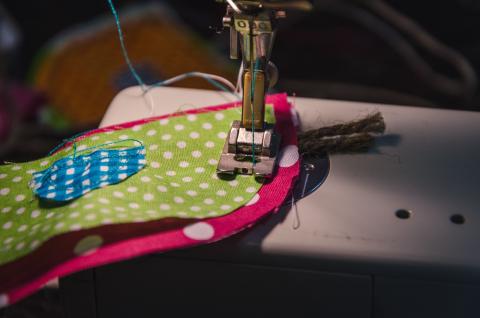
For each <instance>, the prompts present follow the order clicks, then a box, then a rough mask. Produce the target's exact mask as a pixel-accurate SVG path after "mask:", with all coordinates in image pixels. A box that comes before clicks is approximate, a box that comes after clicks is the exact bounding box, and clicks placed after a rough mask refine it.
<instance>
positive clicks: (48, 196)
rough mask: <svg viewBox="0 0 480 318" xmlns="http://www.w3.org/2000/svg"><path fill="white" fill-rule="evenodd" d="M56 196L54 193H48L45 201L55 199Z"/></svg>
mask: <svg viewBox="0 0 480 318" xmlns="http://www.w3.org/2000/svg"><path fill="white" fill-rule="evenodd" d="M56 195H57V194H56V193H55V192H50V193H47V199H53V198H55V196H56Z"/></svg>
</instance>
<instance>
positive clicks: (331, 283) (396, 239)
mask: <svg viewBox="0 0 480 318" xmlns="http://www.w3.org/2000/svg"><path fill="white" fill-rule="evenodd" d="M230 14H233V16H234V18H233V20H234V21H235V19H236V16H235V13H233V12H232V11H231V10H230V11H227V19H226V21H225V22H226V23H227V24H230V23H232V21H231V20H229V19H228V15H230ZM247 21H250V22H248V23H250V25H253V24H255V22H254V23H253V24H252V21H251V20H248V19H247ZM251 29H252V28H250V29H249V30H251ZM237 31H238V30H237ZM249 32H250V31H249ZM232 34H233V33H232ZM235 36H236V35H233V37H235ZM243 37H244V40H245V37H246V38H248V35H247V36H246V35H245V34H243ZM245 41H246V43H249V42H250V43H251V38H250V39H249V40H248V39H247V40H245ZM233 42H235V40H234V41H233ZM234 44H235V43H232V47H234V46H235V45H234ZM250 47H251V46H250ZM243 50H244V51H245V50H246V48H245V46H244V47H243ZM247 51H248V50H247ZM244 54H245V52H244ZM244 56H245V55H244ZM262 56H263V55H262ZM265 56H266V55H265ZM247 61H248V62H249V63H250V64H249V65H250V69H249V70H247V71H245V73H244V74H243V75H242V76H243V83H244V84H243V86H244V88H245V90H244V94H243V103H242V110H243V115H242V118H241V121H239V122H238V123H234V124H233V126H232V131H234V130H236V129H238V130H237V131H238V132H240V128H244V129H243V130H242V132H241V133H239V135H238V136H237V138H236V142H237V145H238V143H239V140H241V141H242V145H241V147H237V149H239V150H240V151H242V152H245V153H246V154H248V153H249V152H250V151H251V150H252V148H251V144H252V143H253V144H254V145H255V147H257V146H258V149H255V153H256V154H258V155H259V156H262V155H263V154H262V150H261V149H263V148H265V147H267V148H268V147H269V145H265V144H260V143H259V142H256V141H255V140H256V139H257V136H259V135H256V134H257V132H258V133H259V134H263V135H262V136H259V137H258V138H259V139H260V138H264V136H265V134H268V129H269V128H267V127H266V126H264V125H263V117H262V114H263V111H264V110H263V107H264V105H263V96H264V95H263V92H264V90H265V89H266V87H267V86H268V85H267V83H268V81H269V80H268V79H269V76H268V75H266V73H268V70H266V68H268V65H269V64H268V63H267V61H268V60H264V61H262V64H261V65H262V71H259V70H257V68H252V66H251V64H252V63H251V62H252V59H251V58H250V59H249V60H247ZM255 72H260V73H262V72H263V75H261V76H259V77H257V78H256V80H254V81H253V87H254V89H250V90H249V89H248V88H249V87H251V86H252V85H251V84H252V75H251V74H254V73H255ZM249 74H250V75H249ZM253 77H255V76H253ZM257 91H258V92H259V93H258V94H257ZM250 92H255V94H254V95H255V96H254V99H253V102H252V98H251V95H250ZM257 98H258V99H257ZM234 100H235V98H234V97H233V96H232V95H231V94H228V93H224V92H214V91H205V90H194V89H182V88H154V89H152V90H151V91H149V92H148V93H147V94H146V95H143V94H142V90H141V89H140V87H131V88H128V89H126V90H124V91H122V92H121V93H119V94H118V95H117V97H116V98H115V99H114V100H113V101H112V103H111V105H110V107H109V108H108V111H107V112H106V114H105V117H104V119H103V121H102V123H101V126H102V127H104V126H110V125H113V124H117V123H121V122H125V121H132V120H136V119H141V118H145V117H149V116H152V115H153V116H157V115H162V114H167V113H172V112H175V111H177V110H178V109H179V107H181V106H182V105H189V106H190V107H202V106H207V105H215V104H223V103H226V102H232V101H234ZM290 101H291V102H292V103H294V105H295V108H296V110H297V111H298V114H299V119H300V122H301V128H300V129H309V128H315V127H318V123H319V122H322V123H325V124H330V123H335V122H339V121H349V120H352V119H356V118H358V117H360V116H362V115H365V114H368V113H370V112H373V111H380V112H382V114H383V116H384V117H385V121H386V123H387V131H386V135H385V136H384V137H382V138H380V139H379V140H378V141H377V143H376V147H375V148H374V149H372V150H371V151H370V152H368V153H363V154H356V155H334V156H331V157H330V159H329V161H327V162H325V160H324V161H319V162H316V163H315V162H313V163H310V164H311V165H313V166H314V167H317V168H318V167H321V169H318V171H317V170H315V171H314V172H312V171H311V170H310V171H307V169H304V171H303V175H304V176H305V174H306V173H312V174H315V175H314V176H312V178H311V180H315V182H311V181H310V183H311V184H308V186H309V188H310V189H311V194H310V195H308V196H306V197H304V198H303V199H301V200H300V201H298V202H297V204H296V206H294V205H292V204H291V203H289V202H287V203H286V204H285V206H284V208H283V209H282V210H281V211H280V212H278V213H277V214H275V215H272V216H271V217H269V218H268V219H267V220H265V221H264V222H262V223H261V224H257V225H256V226H255V227H254V228H252V229H251V230H249V231H246V232H245V233H242V234H240V235H236V236H235V237H233V238H231V239H227V240H225V241H222V242H218V243H216V244H212V245H209V246H204V247H200V248H195V249H189V250H185V251H176V252H171V253H166V254H163V255H150V256H147V257H143V258H140V259H135V260H131V261H128V262H123V263H117V264H113V265H108V266H105V267H100V268H96V269H91V270H87V271H85V272H82V273H78V274H75V275H72V276H70V277H67V278H64V279H62V280H61V289H62V295H63V297H64V300H65V305H66V309H67V312H68V317H70V318H74V317H99V318H101V317H120V316H123V317H130V316H141V317H158V316H166V317H172V316H175V317H185V316H189V315H192V314H195V315H197V316H205V315H208V316H211V317H232V316H233V317H236V316H252V317H273V316H281V317H283V316H285V317H359V318H361V317H376V318H381V317H401V318H404V317H421V318H424V317H478V316H479V315H480V305H479V304H478V301H477V295H478V294H479V293H480V253H478V252H477V250H476V249H477V247H478V243H480V231H478V230H477V228H478V224H479V223H480V218H479V213H478V211H477V210H478V206H479V203H480V201H479V193H478V189H479V187H478V184H479V183H478V182H479V181H478V180H480V168H479V165H478V162H479V161H480V148H479V147H477V146H476V145H478V136H480V125H479V123H480V114H479V113H473V112H464V111H451V110H436V109H425V108H414V107H408V106H391V105H374V104H364V103H354V102H341V101H331V100H319V99H307V98H291V99H290ZM152 104H153V105H154V108H153V109H154V113H153V114H151V113H150V106H151V105H152ZM252 105H253V107H252ZM182 109H184V107H183V108H182ZM252 113H253V114H254V116H255V119H256V120H255V121H253V122H252V121H251V120H250V118H251V114H252ZM257 115H258V117H257ZM251 125H253V126H254V127H253V128H250V126H251ZM262 125H263V126H262ZM230 135H232V132H231V133H230ZM240 135H243V136H244V137H239V136H240ZM254 136H255V137H254ZM231 144H233V142H232V143H229V141H228V140H227V141H226V145H225V149H224V152H223V154H222V159H221V160H220V161H221V164H219V168H218V170H219V171H220V172H222V173H225V172H226V173H238V172H240V173H253V174H260V175H269V171H270V170H268V171H267V168H265V170H256V169H255V167H252V166H249V167H246V168H245V167H244V166H242V164H241V163H239V162H242V161H236V160H235V154H236V152H235V151H234V150H232V149H231V147H230V146H231ZM249 147H250V148H249ZM272 153H273V152H272ZM269 158H270V159H272V160H274V156H270V157H269ZM260 159H262V158H260ZM247 162H248V163H249V164H250V161H248V160H247ZM309 167H310V168H309V169H311V166H309ZM244 168H245V169H244ZM270 168H271V166H269V167H268V169H270ZM304 168H305V167H304ZM262 169H264V168H262ZM327 173H328V177H326V175H327ZM302 180H304V179H302ZM314 190H315V191H314Z"/></svg>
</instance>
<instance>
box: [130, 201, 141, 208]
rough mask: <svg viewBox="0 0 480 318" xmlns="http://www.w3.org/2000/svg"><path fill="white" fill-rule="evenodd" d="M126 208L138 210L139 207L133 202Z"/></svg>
mask: <svg viewBox="0 0 480 318" xmlns="http://www.w3.org/2000/svg"><path fill="white" fill-rule="evenodd" d="M128 206H129V207H131V208H132V209H138V208H140V205H138V203H135V202H132V203H130V204H128Z"/></svg>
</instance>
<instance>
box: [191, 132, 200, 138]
mask: <svg viewBox="0 0 480 318" xmlns="http://www.w3.org/2000/svg"><path fill="white" fill-rule="evenodd" d="M189 136H190V138H192V139H197V138H198V137H200V134H199V133H198V132H196V131H192V132H191V133H190V135H189Z"/></svg>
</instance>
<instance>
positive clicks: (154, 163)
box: [150, 161, 160, 169]
mask: <svg viewBox="0 0 480 318" xmlns="http://www.w3.org/2000/svg"><path fill="white" fill-rule="evenodd" d="M150 167H152V168H155V169H157V168H160V163H158V162H156V161H152V162H150Z"/></svg>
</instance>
